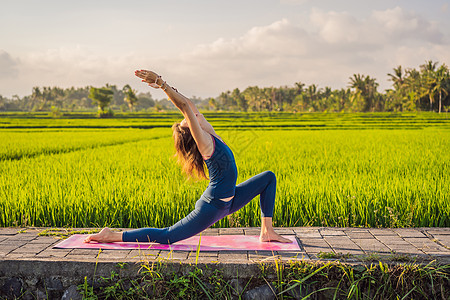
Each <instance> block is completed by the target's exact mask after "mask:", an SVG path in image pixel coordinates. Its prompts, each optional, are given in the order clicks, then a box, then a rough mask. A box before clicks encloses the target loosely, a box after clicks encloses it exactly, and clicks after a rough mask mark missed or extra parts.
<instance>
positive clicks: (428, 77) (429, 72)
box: [420, 60, 437, 111]
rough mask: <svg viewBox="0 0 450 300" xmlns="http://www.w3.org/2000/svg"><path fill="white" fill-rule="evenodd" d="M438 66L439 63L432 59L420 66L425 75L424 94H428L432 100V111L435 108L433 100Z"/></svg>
mask: <svg viewBox="0 0 450 300" xmlns="http://www.w3.org/2000/svg"><path fill="white" fill-rule="evenodd" d="M436 66H437V63H436V62H433V61H431V60H429V61H426V62H425V64H423V65H421V66H420V70H421V75H422V77H423V79H424V80H423V81H422V95H423V96H425V97H426V96H428V99H429V100H430V111H432V110H433V102H434V96H435V86H436V76H435V73H436Z"/></svg>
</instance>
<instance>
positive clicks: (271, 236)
mask: <svg viewBox="0 0 450 300" xmlns="http://www.w3.org/2000/svg"><path fill="white" fill-rule="evenodd" d="M259 240H260V241H261V242H280V243H292V241H291V240H290V239H287V238H284V237H282V236H281V235H279V234H278V233H276V232H275V231H271V232H264V233H263V232H261V235H260V236H259Z"/></svg>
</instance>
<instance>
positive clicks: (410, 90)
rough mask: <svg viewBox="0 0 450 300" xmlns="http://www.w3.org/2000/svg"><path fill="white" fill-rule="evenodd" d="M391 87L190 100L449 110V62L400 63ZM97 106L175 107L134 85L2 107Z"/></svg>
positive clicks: (306, 108) (262, 91) (47, 93)
mask: <svg viewBox="0 0 450 300" xmlns="http://www.w3.org/2000/svg"><path fill="white" fill-rule="evenodd" d="M387 75H388V77H389V80H390V81H391V82H392V87H391V88H390V89H387V90H385V91H384V92H380V91H378V87H379V84H378V83H377V81H376V79H375V78H372V77H370V76H368V75H362V74H354V75H353V76H351V77H350V78H349V81H348V86H347V87H346V88H341V89H335V90H333V89H331V88H330V87H324V88H320V87H319V86H318V85H316V84H311V85H306V84H305V83H303V82H296V83H295V84H294V86H281V87H263V88H260V87H258V86H250V87H247V88H246V89H245V90H243V91H240V90H239V89H238V88H235V89H234V90H232V91H226V92H222V93H221V94H220V95H219V96H217V97H215V98H204V99H202V98H198V97H193V98H192V100H193V101H194V102H195V103H196V105H197V106H199V108H200V109H203V110H224V111H291V112H381V111H436V112H441V111H448V110H449V109H450V95H449V91H450V72H449V68H448V66H447V65H446V64H441V65H439V63H438V62H433V61H431V60H430V61H426V62H425V63H424V64H423V65H420V66H419V68H418V69H415V68H403V67H402V66H398V67H396V68H394V69H393V72H392V73H389V74H387ZM95 109H98V111H99V115H100V116H108V115H111V114H112V113H113V111H116V110H121V111H132V112H133V111H161V110H172V109H175V107H174V106H173V104H172V103H171V102H170V101H168V100H167V99H161V100H156V99H153V98H152V95H151V94H150V93H149V92H147V93H137V92H136V91H135V90H133V89H132V88H131V86H130V85H128V84H127V85H125V86H124V87H123V88H118V87H117V86H116V85H110V84H106V86H105V87H102V88H96V87H91V86H87V87H82V88H74V87H71V88H67V89H62V88H59V87H43V88H39V87H33V89H32V93H31V95H28V96H25V97H23V98H20V97H18V96H13V97H12V99H7V98H4V97H2V96H1V95H0V111H53V112H60V111H86V110H95Z"/></svg>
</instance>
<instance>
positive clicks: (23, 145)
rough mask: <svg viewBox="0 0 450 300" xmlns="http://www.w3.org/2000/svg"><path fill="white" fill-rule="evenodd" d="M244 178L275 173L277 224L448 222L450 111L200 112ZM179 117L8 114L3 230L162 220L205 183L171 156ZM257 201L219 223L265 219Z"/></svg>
mask: <svg viewBox="0 0 450 300" xmlns="http://www.w3.org/2000/svg"><path fill="white" fill-rule="evenodd" d="M204 115H205V117H206V118H207V119H208V120H209V121H210V123H211V124H212V125H213V126H214V128H215V129H216V131H217V133H218V134H219V135H220V136H221V137H222V138H223V139H224V140H225V142H227V144H228V145H229V146H230V147H231V149H232V150H233V152H234V154H235V158H236V163H237V167H238V172H239V176H238V181H237V183H240V182H242V181H245V180H246V179H248V178H250V177H251V176H253V175H256V174H258V173H260V172H263V171H265V170H271V171H273V172H274V173H275V174H276V176H277V196H276V204H275V213H274V224H275V225H276V226H280V227H287V226H341V227H348V226H352V227H353V226H358V227H359V226H361V227H450V184H449V182H450V175H449V174H450V117H449V116H448V115H447V114H435V113H421V114H389V113H375V114H362V113H361V114H299V113H297V114H291V113H281V112H279V113H225V112H221V113H213V112H204ZM181 118H182V117H181V114H179V113H175V112H173V113H145V114H144V113H142V114H140V113H135V114H119V115H116V117H115V118H111V119H97V118H95V117H94V116H92V115H91V114H88V113H79V114H75V113H74V114H68V115H65V116H64V117H62V118H58V119H53V118H51V117H49V116H48V114H47V113H31V114H28V113H23V114H21V113H4V114H0V226H2V227H5V226H58V227H94V226H95V227H102V226H105V225H107V226H111V227H144V226H145V227H147V226H151V227H164V226H168V225H171V224H173V223H174V222H176V221H178V220H179V219H180V218H182V217H184V216H185V215H186V214H188V213H189V212H190V211H191V210H192V209H193V208H194V205H195V201H196V200H197V199H198V198H199V197H200V195H201V194H202V192H203V190H204V189H205V188H206V186H207V184H208V182H207V181H200V182H194V181H188V180H186V178H185V177H184V176H183V174H182V173H181V170H180V167H179V166H178V165H177V164H176V161H175V159H174V158H173V154H174V149H173V140H172V136H171V134H172V132H171V125H172V124H173V123H174V122H175V121H180V120H181ZM259 218H260V212H259V199H258V197H256V198H255V199H254V200H252V202H251V203H250V204H248V205H247V206H246V207H244V208H243V209H241V210H240V211H238V212H237V213H235V214H234V215H232V216H229V217H228V218H225V219H223V220H222V221H219V222H218V223H216V224H215V225H214V227H230V226H259V224H260V220H259Z"/></svg>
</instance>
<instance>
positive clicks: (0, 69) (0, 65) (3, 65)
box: [0, 49, 19, 78]
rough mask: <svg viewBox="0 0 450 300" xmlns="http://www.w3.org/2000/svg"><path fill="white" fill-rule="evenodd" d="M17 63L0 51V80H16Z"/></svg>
mask: <svg viewBox="0 0 450 300" xmlns="http://www.w3.org/2000/svg"><path fill="white" fill-rule="evenodd" d="M18 66H19V62H18V61H17V60H16V59H14V58H12V57H11V55H10V54H9V53H8V52H6V51H4V50H1V49H0V78H16V77H17V74H18Z"/></svg>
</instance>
